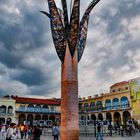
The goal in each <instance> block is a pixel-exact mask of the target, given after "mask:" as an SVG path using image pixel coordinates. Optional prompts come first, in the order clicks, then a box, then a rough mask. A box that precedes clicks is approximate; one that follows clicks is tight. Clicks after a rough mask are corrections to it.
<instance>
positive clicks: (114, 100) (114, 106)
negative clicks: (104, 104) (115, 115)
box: [113, 98, 120, 109]
mask: <svg viewBox="0 0 140 140" xmlns="http://www.w3.org/2000/svg"><path fill="white" fill-rule="evenodd" d="M119 107H120V104H119V99H118V98H114V99H113V108H114V109H118V108H119Z"/></svg>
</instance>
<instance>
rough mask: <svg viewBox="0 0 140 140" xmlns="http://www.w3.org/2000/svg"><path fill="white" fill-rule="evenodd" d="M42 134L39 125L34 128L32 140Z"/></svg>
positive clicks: (35, 139)
mask: <svg viewBox="0 0 140 140" xmlns="http://www.w3.org/2000/svg"><path fill="white" fill-rule="evenodd" d="M41 135H42V131H41V129H40V127H39V126H37V127H35V128H34V137H33V140H40V136H41Z"/></svg>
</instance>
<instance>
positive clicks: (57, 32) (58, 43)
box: [45, 0, 66, 63]
mask: <svg viewBox="0 0 140 140" xmlns="http://www.w3.org/2000/svg"><path fill="white" fill-rule="evenodd" d="M48 6H49V12H50V15H51V16H52V18H50V23H51V31H52V37H53V42H54V45H55V49H56V52H57V54H58V57H59V58H60V60H61V62H62V63H63V61H64V55H65V50H66V48H65V45H64V37H65V33H64V26H63V23H62V19H61V15H60V14H59V12H58V8H57V7H56V4H55V2H54V0H48ZM45 14H46V15H47V16H48V14H47V13H45Z"/></svg>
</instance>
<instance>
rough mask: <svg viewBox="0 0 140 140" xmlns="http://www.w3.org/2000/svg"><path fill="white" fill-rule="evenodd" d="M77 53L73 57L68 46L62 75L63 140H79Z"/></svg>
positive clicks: (61, 135) (61, 136)
mask: <svg viewBox="0 0 140 140" xmlns="http://www.w3.org/2000/svg"><path fill="white" fill-rule="evenodd" d="M77 63H78V62H77V51H75V54H74V57H71V54H70V51H69V48H68V44H67V45H66V53H65V58H64V63H62V65H61V66H62V73H61V76H62V77H61V78H62V79H61V133H60V138H61V140H78V139H79V124H78V123H79V116H78V74H77V69H78V67H77V66H78V65H77Z"/></svg>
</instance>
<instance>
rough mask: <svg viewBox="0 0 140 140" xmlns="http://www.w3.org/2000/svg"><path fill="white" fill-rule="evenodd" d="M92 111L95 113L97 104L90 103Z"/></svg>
mask: <svg viewBox="0 0 140 140" xmlns="http://www.w3.org/2000/svg"><path fill="white" fill-rule="evenodd" d="M90 111H95V103H94V102H91V103H90Z"/></svg>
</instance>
